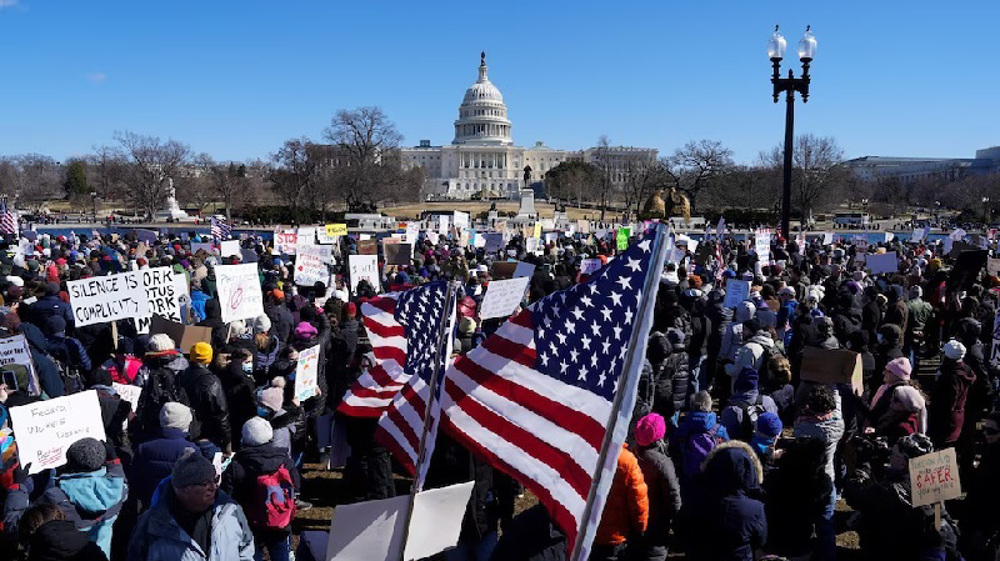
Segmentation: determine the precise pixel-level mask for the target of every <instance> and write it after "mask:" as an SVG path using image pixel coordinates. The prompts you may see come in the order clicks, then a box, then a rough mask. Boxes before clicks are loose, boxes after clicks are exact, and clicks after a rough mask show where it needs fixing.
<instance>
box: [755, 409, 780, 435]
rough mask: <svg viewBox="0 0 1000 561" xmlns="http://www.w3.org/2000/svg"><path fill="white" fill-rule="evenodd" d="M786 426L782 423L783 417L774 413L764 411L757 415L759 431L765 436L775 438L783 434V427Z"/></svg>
mask: <svg viewBox="0 0 1000 561" xmlns="http://www.w3.org/2000/svg"><path fill="white" fill-rule="evenodd" d="M783 428H785V426H784V425H783V424H781V418H780V417H778V416H777V415H775V414H774V413H771V412H767V413H762V414H761V415H760V416H759V417H757V432H759V433H760V434H762V435H764V436H769V437H771V438H774V437H776V436H780V435H781V429H783Z"/></svg>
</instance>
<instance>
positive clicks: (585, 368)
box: [442, 226, 663, 558]
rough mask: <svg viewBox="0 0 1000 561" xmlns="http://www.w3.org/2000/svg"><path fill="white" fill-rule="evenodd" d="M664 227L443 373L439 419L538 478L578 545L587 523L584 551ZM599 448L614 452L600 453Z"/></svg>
mask: <svg viewBox="0 0 1000 561" xmlns="http://www.w3.org/2000/svg"><path fill="white" fill-rule="evenodd" d="M662 228H663V226H660V227H659V228H658V229H655V230H653V233H651V234H647V235H646V236H644V237H643V239H642V240H641V241H640V242H639V243H637V244H635V245H633V246H632V247H630V248H629V249H627V250H626V251H624V252H623V253H622V254H621V255H619V256H618V257H617V258H615V259H614V260H613V261H611V262H610V263H609V264H608V265H606V266H605V267H604V268H603V269H601V270H600V271H598V272H596V273H594V276H593V277H591V279H590V281H588V282H587V283H585V284H579V285H576V286H573V287H571V288H569V289H566V290H563V291H560V292H556V293H553V294H551V295H549V296H547V297H545V298H543V299H542V300H540V301H538V302H536V303H534V304H532V305H531V306H529V307H528V308H527V309H526V310H524V311H523V312H521V313H520V314H518V315H517V316H515V317H514V318H512V319H510V320H509V321H507V322H506V323H505V324H503V325H502V326H501V327H500V328H499V329H498V330H497V331H496V333H494V334H493V335H492V336H490V337H489V338H488V339H486V341H485V342H484V343H483V344H482V345H481V346H480V347H477V348H475V349H473V350H472V351H470V352H468V353H467V354H466V355H465V356H462V357H459V358H458V359H457V360H456V361H455V363H454V364H453V365H452V366H451V367H450V368H449V369H448V371H447V373H446V375H445V395H444V396H443V398H442V399H443V420H442V426H444V427H445V429H446V430H447V431H448V432H449V433H451V434H452V436H454V437H455V438H456V439H457V440H459V441H460V442H462V443H463V444H465V445H466V446H467V447H469V448H470V449H471V450H474V451H476V452H478V453H479V454H480V455H482V456H483V457H484V458H486V459H487V460H488V461H489V462H490V463H492V464H493V465H494V466H495V467H497V468H499V469H501V470H502V471H505V472H507V473H509V474H510V475H512V476H514V477H515V478H516V479H518V480H519V481H521V483H522V484H524V485H525V486H526V487H528V488H529V489H531V490H532V491H533V492H534V494H535V495H536V496H537V497H538V499H539V500H540V501H541V502H542V503H543V504H544V505H545V506H546V508H547V509H548V511H549V514H550V515H551V516H552V518H553V520H554V521H555V522H556V523H557V524H558V525H559V526H560V527H561V528H562V530H563V531H564V532H565V534H566V535H567V537H568V539H569V543H570V544H573V543H574V542H575V540H576V539H577V536H578V534H579V533H584V539H583V542H582V547H583V548H584V549H583V551H582V553H581V552H580V551H579V550H578V558H579V556H580V555H583V556H584V558H585V556H586V554H587V550H588V549H589V544H590V542H591V541H592V540H593V533H594V531H596V525H597V521H598V520H599V519H600V515H601V511H602V509H603V504H604V499H605V497H606V496H607V492H608V489H609V487H610V484H611V479H612V477H613V473H614V469H615V465H616V461H617V458H618V454H619V450H620V449H621V446H622V443H623V441H624V439H625V433H626V431H627V429H628V426H627V425H628V418H630V416H631V413H632V407H633V405H634V402H635V391H636V380H637V378H638V369H639V368H640V367H641V365H642V359H643V357H644V356H645V347H646V338H647V337H648V331H649V324H650V319H651V314H652V307H651V306H649V305H644V304H643V302H644V299H643V294H642V291H643V290H644V285H645V283H646V277H647V275H654V278H656V279H658V278H659V269H662V263H663V251H662V250H660V245H659V243H655V244H654V240H655V236H657V235H660V236H662V235H663V233H662ZM654 253H658V254H659V255H658V256H657V255H654ZM651 282H653V281H651ZM651 286H652V287H653V288H652V289H651V290H650V292H651V294H648V295H646V296H647V298H649V299H654V298H655V296H656V294H655V288H656V287H657V286H658V283H656V282H653V284H652V285H651ZM650 301H652V300H650ZM634 330H638V333H637V337H636V338H635V339H634V340H633V339H632V335H633V331H634ZM630 344H632V345H634V348H630ZM630 353H631V354H632V355H633V356H634V357H635V359H634V360H629V358H630ZM626 364H628V368H629V370H628V372H626V371H625V366H626ZM622 381H625V382H626V385H625V386H623V387H622V390H623V393H622V397H621V398H620V399H621V401H620V402H619V408H618V410H617V411H616V410H615V407H614V402H615V393H616V391H617V390H618V386H619V383H620V382H622ZM623 416H624V419H625V421H624V422H620V421H621V420H622V419H623ZM610 426H614V431H613V432H612V433H611V435H609V434H608V428H609V427H610ZM606 437H607V438H609V439H608V440H606ZM602 447H606V449H607V450H608V451H609V453H607V454H605V458H603V459H602V457H601V452H602ZM599 473H601V474H602V475H601V476H600V481H601V482H600V485H598V486H596V490H595V491H594V493H595V495H594V497H595V499H594V500H595V502H594V506H593V508H592V509H591V511H590V512H589V513H585V510H586V509H585V505H586V504H587V501H588V495H589V494H590V493H591V487H592V486H594V483H595V478H596V477H597V475H598V474H599ZM584 517H586V520H584Z"/></svg>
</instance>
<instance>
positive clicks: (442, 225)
mask: <svg viewBox="0 0 1000 561" xmlns="http://www.w3.org/2000/svg"><path fill="white" fill-rule="evenodd" d="M438 232H441V233H442V234H445V235H447V234H448V217H447V216H445V215H441V216H438Z"/></svg>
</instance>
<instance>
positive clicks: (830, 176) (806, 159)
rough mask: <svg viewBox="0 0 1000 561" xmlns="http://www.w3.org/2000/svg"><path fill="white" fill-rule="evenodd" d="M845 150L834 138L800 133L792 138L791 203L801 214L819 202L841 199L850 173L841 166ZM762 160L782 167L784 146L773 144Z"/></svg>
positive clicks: (820, 203)
mask: <svg viewBox="0 0 1000 561" xmlns="http://www.w3.org/2000/svg"><path fill="white" fill-rule="evenodd" d="M843 156H844V151H843V150H842V149H841V148H840V146H839V145H838V144H837V141H836V140H835V139H834V138H833V137H829V136H824V137H818V136H814V135H812V134H803V135H800V136H798V137H796V138H795V143H794V145H793V146H792V206H793V208H798V209H799V211H800V212H801V213H802V216H805V215H807V214H808V213H810V212H811V211H812V210H813V209H814V208H816V207H817V206H819V205H822V204H827V203H830V202H838V203H839V202H840V201H841V200H843V198H844V193H845V188H844V186H845V183H846V181H847V178H848V176H849V174H850V173H851V172H850V171H849V170H848V169H847V168H845V167H844V166H842V165H840V164H841V162H842V161H843ZM761 160H762V161H764V162H766V163H767V164H769V165H771V166H772V167H775V168H777V169H781V168H782V166H783V165H784V147H783V146H782V145H778V146H775V147H774V148H773V149H772V150H771V151H770V152H769V153H766V154H762V155H761Z"/></svg>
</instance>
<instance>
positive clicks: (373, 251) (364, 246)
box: [358, 239, 378, 255]
mask: <svg viewBox="0 0 1000 561" xmlns="http://www.w3.org/2000/svg"><path fill="white" fill-rule="evenodd" d="M358 253H359V254H361V255H378V243H377V242H376V241H375V240H371V239H368V240H365V239H362V240H358Z"/></svg>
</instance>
